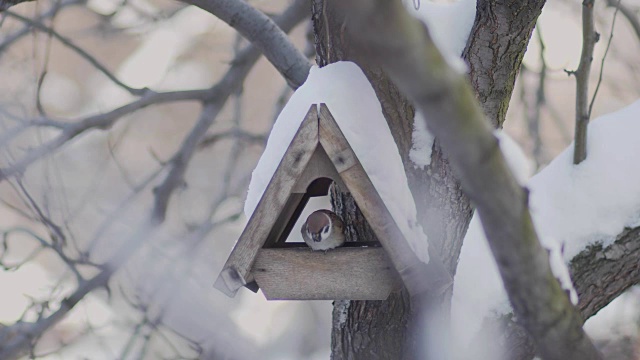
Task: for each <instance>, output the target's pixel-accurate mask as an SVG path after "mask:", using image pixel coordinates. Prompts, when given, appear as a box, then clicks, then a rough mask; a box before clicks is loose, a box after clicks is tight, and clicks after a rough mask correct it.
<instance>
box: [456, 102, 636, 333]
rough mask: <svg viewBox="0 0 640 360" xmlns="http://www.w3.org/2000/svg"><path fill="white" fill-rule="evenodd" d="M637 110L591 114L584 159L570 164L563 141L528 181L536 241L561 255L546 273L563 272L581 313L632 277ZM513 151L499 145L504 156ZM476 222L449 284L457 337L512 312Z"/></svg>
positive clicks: (633, 280) (595, 308)
mask: <svg viewBox="0 0 640 360" xmlns="http://www.w3.org/2000/svg"><path fill="white" fill-rule="evenodd" d="M638 116H640V100H639V101H636V102H635V103H633V104H631V105H629V106H628V107H626V108H624V109H622V110H619V111H617V112H615V113H611V114H608V115H605V116H601V117H599V118H598V119H595V120H594V121H593V122H592V123H591V124H590V125H589V141H588V144H589V149H588V150H589V157H588V158H587V159H586V160H585V161H583V162H582V163H581V164H580V165H578V166H574V165H573V163H572V156H573V146H569V147H568V148H567V149H565V151H564V152H563V153H561V154H560V155H559V156H558V157H556V159H554V160H553V161H552V162H551V163H550V164H549V165H548V166H547V167H546V168H545V169H543V170H542V171H541V172H540V173H538V174H537V175H535V176H534V177H533V178H532V179H531V180H530V181H528V188H529V189H530V197H529V203H530V207H531V211H532V215H533V221H534V224H535V226H536V230H537V232H538V234H540V240H541V242H542V244H543V246H545V247H546V248H547V249H549V250H550V252H551V253H552V254H554V255H561V257H559V258H556V261H555V268H554V273H555V274H556V276H558V277H560V276H563V277H565V278H564V281H563V285H565V289H567V290H569V291H576V290H577V293H578V294H579V296H580V298H579V302H578V307H579V309H580V310H581V313H582V315H583V316H584V318H588V317H590V316H592V315H593V314H595V313H596V312H597V311H598V310H599V309H601V308H602V307H604V305H606V304H608V303H609V302H610V301H611V300H613V299H614V298H615V297H616V296H617V295H619V294H620V293H622V291H624V290H625V289H627V288H628V287H629V286H631V285H633V284H635V283H636V282H637V281H638V279H639V275H640V274H638V270H637V266H636V264H637V253H638V251H640V250H639V249H638V246H636V245H635V244H634V243H633V240H632V239H637V238H638V236H639V235H638V233H639V230H638V228H637V227H638V226H640V206H639V205H638V204H640V169H638V167H637V166H634V165H632V164H634V163H635V162H636V154H638V153H640V143H639V142H638V141H637V139H636V134H637V133H638V132H640V123H639V122H638V121H637V119H638ZM501 145H502V143H501ZM503 151H504V149H503ZM514 153H515V152H514V151H513V150H511V151H509V152H506V151H505V154H506V156H507V159H510V158H513V157H514ZM516 155H517V154H516ZM516 157H519V158H521V159H522V156H519V155H517V156H516ZM526 161H527V160H526V159H524V160H516V161H515V163H524V162H526ZM479 225H480V224H479V222H478V219H477V218H474V220H472V222H471V225H470V227H469V231H468V233H467V236H466V238H465V241H464V245H463V247H462V252H461V256H460V264H459V266H458V272H457V274H456V278H455V283H454V295H453V305H452V314H453V315H452V316H453V318H454V320H456V319H457V320H458V321H456V322H454V323H455V324H456V326H457V328H458V330H457V331H456V334H457V335H458V336H459V337H462V338H463V339H464V340H463V342H464V341H468V340H470V339H471V338H472V337H473V336H476V334H477V332H478V331H480V329H481V327H482V323H483V322H484V321H485V320H486V319H487V318H489V317H494V316H501V315H507V314H509V313H511V312H512V309H511V307H510V306H509V304H508V301H507V295H506V293H505V291H504V287H503V284H502V281H501V279H500V277H499V274H498V269H497V266H496V263H495V261H494V260H493V258H492V256H491V254H490V250H489V248H488V246H487V241H486V238H485V235H484V233H483V232H482V229H481V228H480V226H479ZM558 249H561V250H562V252H558V251H557V250H558ZM634 255H635V256H634ZM564 264H570V272H571V274H572V277H573V279H574V281H575V288H576V290H573V286H571V285H572V284H571V283H570V280H569V279H568V278H566V276H567V275H568V272H566V271H565V270H564ZM480 269H481V270H480ZM634 274H635V275H634ZM479 284H481V285H480V286H479ZM576 300H577V299H576Z"/></svg>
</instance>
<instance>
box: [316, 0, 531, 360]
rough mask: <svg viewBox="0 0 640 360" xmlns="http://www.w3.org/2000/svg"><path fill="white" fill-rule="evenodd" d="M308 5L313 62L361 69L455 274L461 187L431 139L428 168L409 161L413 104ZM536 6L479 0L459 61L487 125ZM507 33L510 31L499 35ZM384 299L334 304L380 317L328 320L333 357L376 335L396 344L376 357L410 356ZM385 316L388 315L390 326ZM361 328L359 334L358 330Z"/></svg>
mask: <svg viewBox="0 0 640 360" xmlns="http://www.w3.org/2000/svg"><path fill="white" fill-rule="evenodd" d="M312 3H313V22H314V30H315V35H316V52H317V54H318V57H317V62H318V65H319V66H324V65H326V64H328V63H331V62H335V61H340V60H351V61H354V62H356V63H358V64H359V65H360V66H361V67H362V68H363V69H364V70H365V73H366V75H367V77H368V78H369V79H370V81H371V83H372V85H373V88H374V90H375V91H376V94H377V95H378V98H379V100H380V102H381V105H382V108H383V112H384V115H385V118H386V119H387V122H388V124H389V127H390V129H391V132H392V134H393V136H394V139H395V141H396V144H397V145H398V149H399V152H400V155H401V157H402V159H403V162H404V164H405V171H406V172H407V178H408V180H409V184H410V188H411V190H412V192H413V194H414V198H415V202H416V206H417V208H418V213H419V215H420V217H421V221H422V222H423V226H424V228H425V229H427V232H428V234H427V235H428V236H429V239H430V241H431V242H432V244H434V248H438V249H439V251H440V255H441V256H442V261H443V262H444V263H445V265H446V266H447V267H448V269H449V270H450V271H451V273H452V274H454V273H455V268H456V266H457V261H458V256H459V253H460V249H461V246H462V240H463V237H464V234H465V233H466V229H467V227H468V224H469V221H470V219H471V215H472V209H471V205H470V202H469V199H468V198H467V196H466V195H464V193H463V192H462V191H461V188H460V185H459V182H458V180H457V179H456V178H455V176H454V175H453V172H452V170H451V167H450V165H449V162H448V160H447V158H446V156H445V155H444V154H443V153H442V150H441V148H440V146H439V145H438V143H437V141H436V144H435V145H434V148H433V155H432V162H431V165H430V166H429V167H427V168H426V169H420V168H415V167H414V166H413V164H412V163H411V161H410V160H409V158H408V154H409V150H410V149H411V145H412V141H411V135H412V130H413V117H414V109H413V107H412V106H411V104H410V103H409V102H408V101H407V100H406V98H405V97H404V95H402V93H401V92H400V91H398V89H397V87H396V86H395V85H394V84H393V83H392V82H391V81H390V80H389V78H388V77H387V76H386V75H385V74H384V73H383V72H382V71H381V70H380V69H379V68H377V67H375V66H372V65H371V64H369V63H367V61H366V60H365V59H362V58H361V57H358V53H357V52H356V51H355V49H354V47H353V46H351V43H350V40H349V37H348V34H347V27H348V23H347V22H345V21H344V19H343V17H342V16H341V15H340V14H339V13H336V12H335V11H333V10H332V9H331V8H327V7H326V6H325V5H326V3H325V1H323V0H314V1H313V2H312ZM543 4H544V1H529V2H519V1H510V2H504V1H499V2H496V1H486V0H480V1H479V2H478V6H479V10H478V13H477V15H476V20H475V25H474V27H473V29H472V31H471V37H472V38H473V39H474V41H471V42H470V43H469V44H468V45H467V48H466V49H465V53H464V58H465V60H466V61H467V62H468V63H469V65H470V77H471V79H472V83H473V86H474V89H475V90H476V92H477V96H478V98H479V99H480V100H481V106H482V107H483V109H484V110H485V112H486V114H487V118H488V119H489V120H490V121H491V123H492V124H493V125H494V126H501V125H502V123H503V122H504V119H505V115H506V110H507V106H508V103H509V99H510V97H511V93H512V91H513V86H514V83H515V78H516V74H517V72H518V70H519V68H520V64H521V61H522V56H523V54H524V51H525V50H526V46H527V43H528V40H529V37H530V35H531V31H532V29H533V27H534V25H535V22H536V19H537V17H538V15H539V14H540V10H541V8H542V5H543ZM512 9H513V10H515V12H516V13H517V14H518V16H517V17H515V18H514V17H512V13H511V10H512ZM507 34H508V35H509V36H505V35H507ZM514 34H515V35H514ZM473 80H475V81H473ZM387 302H388V304H385V305H383V304H379V303H378V302H351V303H350V306H344V304H342V303H341V304H339V305H340V306H339V309H338V306H336V309H335V310H334V320H335V319H337V318H338V317H344V316H345V315H344V313H345V312H346V316H347V318H349V317H355V316H357V314H362V313H367V314H368V316H367V317H366V319H368V321H369V322H370V323H373V322H376V321H378V319H380V321H379V322H378V323H379V324H382V326H369V327H366V326H363V325H359V327H358V328H356V327H355V326H354V325H352V324H353V323H352V322H351V323H350V322H339V321H335V322H334V325H335V324H342V326H340V327H338V326H334V333H333V336H332V341H333V345H332V354H333V355H332V356H333V358H335V359H342V358H345V359H347V358H350V357H349V356H350V354H366V352H361V351H360V349H364V348H366V346H365V344H367V343H368V344H369V345H370V348H371V349H373V348H375V347H376V344H380V343H382V342H381V341H380V339H381V338H383V339H393V340H394V341H393V342H392V343H393V344H396V346H395V347H394V349H395V350H394V351H395V353H394V354H395V355H394V356H391V357H388V356H386V355H388V353H384V354H385V355H384V356H382V353H381V357H380V358H397V359H400V358H402V356H406V358H410V355H409V354H405V353H404V352H403V349H405V348H404V347H403V346H400V347H398V346H397V345H398V344H403V343H407V342H411V343H412V342H414V341H413V339H411V335H412V334H410V333H408V332H406V331H397V329H399V328H400V329H405V330H406V329H407V328H408V326H409V325H407V320H408V319H409V317H407V313H408V312H409V304H408V303H407V302H406V301H405V297H404V296H401V295H399V294H394V295H393V296H392V297H391V298H390V299H389V300H387ZM396 304H401V305H402V304H404V305H403V306H402V307H401V306H395V305H396ZM359 318H360V319H363V317H359ZM388 319H394V320H392V321H391V323H390V322H389V321H387V320H388ZM371 329H376V334H372V333H370V331H366V330H371ZM363 331H364V332H365V333H366V335H363V334H362V332H363ZM355 332H359V333H361V335H360V336H359V339H360V340H359V341H363V342H360V343H358V346H355V345H354V344H352V343H351V344H350V343H349V341H350V340H353V339H354V338H353V336H350V335H349V334H353V333H355ZM364 340H367V341H364ZM370 356H372V355H371V353H369V354H368V355H367V356H364V355H363V357H360V358H371V357H370ZM351 358H353V357H351ZM355 358H357V357H355ZM373 358H375V357H373Z"/></svg>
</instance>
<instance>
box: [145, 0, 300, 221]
mask: <svg viewBox="0 0 640 360" xmlns="http://www.w3.org/2000/svg"><path fill="white" fill-rule="evenodd" d="M303 3H304V0H296V1H295V2H294V3H293V4H292V5H291V6H290V7H289V8H288V9H287V10H285V12H283V13H282V15H281V16H279V17H278V18H276V19H275V23H274V25H275V26H278V25H280V26H281V28H278V31H284V33H287V32H289V31H291V30H292V29H293V27H294V26H295V25H297V24H298V23H299V22H300V21H302V19H304V17H305V15H306V14H307V12H308V9H305V7H304V6H302V5H303ZM253 11H254V12H259V11H257V10H255V9H254V10H253ZM260 14H262V13H260ZM262 15H263V16H264V14H262ZM269 21H270V22H271V20H270V19H269ZM280 29H282V30H280ZM287 41H288V40H287ZM259 58H260V52H259V51H258V48H257V47H256V46H254V45H253V44H252V45H248V46H247V47H246V48H245V49H244V50H243V51H241V52H240V53H239V54H238V56H237V57H236V59H234V60H233V62H232V64H233V65H232V66H231V68H230V69H229V71H228V72H227V73H226V74H225V76H224V77H223V78H222V80H220V82H219V83H218V84H216V86H214V87H213V89H212V96H211V99H210V100H209V101H207V102H205V106H204V109H203V111H202V114H201V115H200V119H199V120H198V122H197V123H196V125H195V126H194V127H193V129H192V130H191V132H190V133H189V135H187V137H186V138H185V140H184V141H183V143H182V145H181V147H180V150H178V152H177V153H176V154H175V155H174V156H173V157H172V159H171V166H170V169H169V173H168V174H167V177H166V178H165V179H164V181H163V182H162V184H160V185H158V186H157V187H156V188H155V189H154V194H155V198H154V210H153V218H154V219H155V220H156V221H160V222H162V221H164V218H165V216H166V212H167V207H168V206H169V199H170V198H171V195H172V194H173V192H174V190H175V189H176V188H178V187H179V186H181V185H182V184H183V182H184V173H185V172H186V170H187V166H188V165H189V161H190V160H191V158H192V156H193V154H194V152H195V150H196V148H197V145H198V144H199V143H200V141H201V140H202V138H203V137H204V136H205V134H206V131H207V129H208V128H209V127H210V126H211V124H213V122H214V120H215V118H216V116H217V115H218V113H219V112H220V110H222V107H223V106H224V104H225V103H226V101H227V99H228V98H229V96H230V95H231V94H233V93H235V92H236V91H237V90H238V89H239V88H240V87H241V86H242V83H244V79H245V78H246V76H247V75H248V74H249V71H250V70H251V68H253V65H255V63H256V62H257V61H258V59H259ZM305 61H306V59H305ZM307 66H308V63H307ZM308 74H309V72H308V71H307V72H306V73H304V76H305V78H304V79H302V80H301V81H302V82H304V80H305V79H306V76H307V75H308ZM298 75H299V74H298ZM302 82H300V83H299V84H298V85H300V84H302Z"/></svg>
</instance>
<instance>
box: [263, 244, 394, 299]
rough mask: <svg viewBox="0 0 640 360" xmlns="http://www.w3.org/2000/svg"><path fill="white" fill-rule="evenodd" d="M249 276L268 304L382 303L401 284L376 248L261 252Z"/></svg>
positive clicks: (383, 254)
mask: <svg viewBox="0 0 640 360" xmlns="http://www.w3.org/2000/svg"><path fill="white" fill-rule="evenodd" d="M253 272H254V277H255V279H256V281H257V282H258V285H260V287H261V288H262V291H263V293H264V294H265V297H266V298H267V299H269V300H346V299H348V300H385V299H386V298H387V297H388V296H389V293H390V292H391V291H392V290H393V289H396V288H398V287H399V286H401V284H402V283H401V282H400V278H399V277H398V275H397V273H396V271H395V269H394V268H393V264H391V262H390V261H389V258H388V256H387V254H386V253H385V251H384V249H383V248H380V247H346V248H337V249H333V250H329V251H327V252H326V253H325V252H324V251H312V250H311V249H310V248H308V247H293V248H280V249H261V250H260V251H259V252H258V257H257V259H256V262H255V264H254V267H253Z"/></svg>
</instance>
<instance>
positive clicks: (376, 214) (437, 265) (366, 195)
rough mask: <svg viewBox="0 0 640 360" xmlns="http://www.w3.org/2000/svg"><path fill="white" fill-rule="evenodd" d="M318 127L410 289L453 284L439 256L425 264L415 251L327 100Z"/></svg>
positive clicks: (414, 291) (436, 288)
mask: <svg viewBox="0 0 640 360" xmlns="http://www.w3.org/2000/svg"><path fill="white" fill-rule="evenodd" d="M319 128H320V129H319V137H320V144H321V145H322V147H323V148H324V150H325V151H326V152H327V155H328V156H329V158H330V159H331V161H332V162H333V163H334V164H335V166H336V168H337V169H338V170H339V171H340V176H341V177H342V180H343V182H344V183H345V184H346V186H347V188H348V189H349V191H350V192H351V195H352V196H353V197H354V199H355V201H356V203H357V204H358V206H359V207H360V210H361V211H362V213H363V214H364V216H365V218H366V219H367V222H368V223H369V225H370V226H371V228H372V229H373V231H374V232H375V234H376V236H377V237H378V239H379V240H380V243H381V244H382V246H383V248H384V249H385V250H386V251H387V253H388V254H389V258H390V259H391V262H392V263H393V265H394V267H395V269H396V270H397V271H398V274H400V276H401V277H402V280H403V282H404V284H405V286H406V287H407V290H409V293H410V294H411V295H414V296H416V295H423V294H426V293H435V292H439V291H442V290H443V289H444V288H446V287H448V286H450V284H451V283H452V282H453V280H452V279H451V275H450V274H449V273H448V271H447V270H446V269H445V268H444V266H443V265H442V263H441V262H440V260H439V258H438V257H437V256H431V257H430V258H431V260H430V261H429V264H425V263H423V262H422V261H420V259H418V257H417V256H416V254H415V253H414V252H413V250H412V249H411V247H410V246H409V244H408V243H407V240H406V239H405V238H404V236H403V235H402V232H401V231H400V229H399V228H398V226H397V224H396V223H395V220H394V219H393V217H392V216H391V214H390V213H389V211H388V210H387V207H386V206H385V204H384V202H383V201H382V199H381V198H380V195H379V194H378V192H377V190H376V188H375V187H374V186H373V184H372V183H371V180H370V179H369V176H368V175H367V173H366V172H365V171H364V168H363V167H362V164H361V163H360V161H359V160H358V157H357V155H356V154H355V153H354V152H353V150H352V149H351V146H350V145H349V143H348V142H347V140H346V138H345V137H344V134H343V133H342V131H341V130H340V128H339V126H338V124H337V123H336V121H335V119H334V118H333V116H332V115H331V112H330V111H329V109H328V108H327V106H326V105H325V104H321V105H320V113H319Z"/></svg>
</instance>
